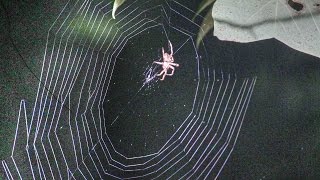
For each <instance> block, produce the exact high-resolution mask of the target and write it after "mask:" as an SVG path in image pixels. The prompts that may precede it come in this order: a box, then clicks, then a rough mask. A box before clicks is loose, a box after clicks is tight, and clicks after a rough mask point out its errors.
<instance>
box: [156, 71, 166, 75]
mask: <svg viewBox="0 0 320 180" xmlns="http://www.w3.org/2000/svg"><path fill="white" fill-rule="evenodd" d="M165 71H166V70H165V69H163V70H162V71H161V72H160V73H159V74H157V76H161V75H162V74H163V73H164V72H165Z"/></svg>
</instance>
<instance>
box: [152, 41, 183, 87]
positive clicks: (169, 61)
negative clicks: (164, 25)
mask: <svg viewBox="0 0 320 180" xmlns="http://www.w3.org/2000/svg"><path fill="white" fill-rule="evenodd" d="M169 46H170V54H168V53H166V52H164V49H163V47H162V59H163V62H158V61H154V63H156V64H160V65H162V68H163V69H162V71H161V72H160V73H159V74H157V76H162V78H161V79H160V80H161V81H163V80H164V78H165V77H166V76H172V75H173V73H174V69H175V68H174V66H175V67H179V64H177V63H174V58H173V49H172V44H171V42H170V41H169ZM169 69H171V73H170V74H168V73H167V72H168V70H169Z"/></svg>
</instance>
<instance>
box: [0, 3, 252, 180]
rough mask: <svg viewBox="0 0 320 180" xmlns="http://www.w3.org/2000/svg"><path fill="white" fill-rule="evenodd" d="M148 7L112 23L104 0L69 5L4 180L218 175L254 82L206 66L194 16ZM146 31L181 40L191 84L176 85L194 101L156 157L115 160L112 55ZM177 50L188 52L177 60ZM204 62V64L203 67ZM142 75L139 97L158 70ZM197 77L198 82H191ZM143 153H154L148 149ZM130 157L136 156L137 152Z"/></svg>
mask: <svg viewBox="0 0 320 180" xmlns="http://www.w3.org/2000/svg"><path fill="white" fill-rule="evenodd" d="M150 2H151V1H142V0H135V1H129V0H128V3H126V4H125V5H124V6H123V7H122V8H121V9H120V11H119V12H118V14H117V15H116V17H117V18H116V20H114V19H112V17H111V13H112V3H110V2H109V1H106V0H105V1H103V0H100V1H93V0H69V1H68V2H67V4H66V5H65V6H64V8H63V9H62V11H61V13H60V14H59V15H58V17H57V18H56V19H55V21H54V22H53V24H52V25H51V27H50V29H49V31H48V34H47V42H46V49H45V52H44V55H43V66H42V70H41V76H40V79H41V83H40V82H39V85H38V87H37V88H38V91H37V96H36V99H35V102H34V104H33V109H32V112H30V111H29V109H28V106H30V104H27V103H26V101H25V100H22V101H21V103H20V110H19V115H18V119H17V127H16V131H15V136H14V141H13V145H12V152H11V154H10V156H9V157H8V158H6V159H4V160H2V161H1V166H0V168H1V169H2V171H3V172H4V176H5V178H6V179H9V180H11V179H110V178H114V179H215V178H217V177H219V176H221V174H222V172H223V171H222V170H223V168H224V167H225V164H226V162H227V161H228V159H229V158H230V156H231V153H232V151H233V150H234V147H235V145H236V142H237V139H238V137H239V132H240V129H241V127H242V124H243V122H244V119H245V114H246V111H247V108H248V105H249V102H250V98H251V96H252V93H253V90H254V86H255V82H256V79H257V78H256V77H254V78H244V79H238V78H237V77H236V76H234V75H231V74H228V73H223V72H219V73H217V72H216V71H215V70H214V69H213V68H212V67H213V66H212V64H210V63H211V62H212V61H210V59H209V58H208V57H206V55H205V53H203V54H199V53H202V52H200V51H199V52H198V50H197V48H196V47H195V43H194V39H195V33H194V32H193V29H198V28H199V26H198V25H197V24H195V23H194V22H193V21H191V19H190V18H192V17H193V15H194V14H195V12H193V11H191V10H189V9H188V8H186V7H185V6H183V5H182V4H180V3H179V2H177V1H165V2H164V3H158V4H151V3H150ZM159 15H160V16H159ZM178 22H183V23H178ZM148 31H159V32H163V39H165V40H164V41H168V40H169V36H170V37H172V36H173V34H177V37H178V39H179V42H184V43H182V46H180V47H179V48H178V49H177V50H176V52H175V54H174V55H175V58H176V59H177V60H178V59H179V61H178V62H179V63H180V64H183V63H188V64H189V65H188V66H181V67H183V68H181V67H180V68H179V71H185V70H188V71H187V72H189V73H188V75H189V76H190V77H189V76H188V78H185V79H182V78H181V77H180V76H179V74H178V71H177V73H176V74H175V76H174V77H172V78H174V79H175V80H176V83H177V84H178V83H179V82H180V83H181V84H182V85H181V86H183V85H185V86H184V87H188V89H192V90H193V91H190V92H192V93H190V92H189V91H187V90H188V89H187V88H185V90H186V92H183V91H181V92H179V94H183V93H184V94H183V95H185V96H186V97H191V98H190V99H191V102H186V104H188V103H189V105H190V106H189V105H187V106H186V107H188V108H189V107H190V108H189V109H187V111H186V114H182V115H179V116H176V117H175V119H174V120H175V121H176V122H179V123H178V124H177V128H174V131H173V133H171V134H170V136H169V137H168V138H166V139H165V143H163V144H161V143H158V142H157V144H159V146H157V147H159V148H158V149H157V150H155V151H152V150H150V151H145V152H144V154H143V155H136V156H133V155H130V154H129V155H128V154H127V152H121V148H119V146H118V145H117V144H116V140H115V139H114V137H112V136H111V135H110V134H111V132H110V131H109V129H110V125H109V124H110V121H109V119H110V117H108V116H106V114H107V111H108V109H104V108H103V106H104V105H105V104H107V99H108V98H110V89H111V85H110V84H111V81H112V78H114V76H115V73H114V69H115V67H116V62H117V57H118V56H119V54H120V52H122V51H123V48H124V47H125V45H126V44H127V43H128V41H129V40H130V39H134V38H135V37H136V36H139V35H141V34H143V35H148ZM170 39H171V41H172V43H173V45H174V44H177V43H175V41H176V40H175V41H174V40H173V38H170ZM170 44H171V43H170ZM157 47H159V46H158V45H157ZM160 47H161V46H160ZM179 50H180V52H186V53H177V51H179ZM171 53H172V51H171ZM188 53H192V55H191V56H190V55H189V54H188ZM183 55H186V56H183ZM200 55H201V56H204V57H205V58H203V59H201V60H200V59H199V57H200ZM149 58H150V57H149ZM180 58H181V59H183V61H180ZM148 63H149V64H152V63H153V60H152V59H150V60H148ZM156 67H157V68H158V66H156ZM159 67H160V66H159ZM166 67H167V66H166ZM188 68H189V69H188ZM148 72H149V71H147V73H146V75H147V77H151V78H152V80H149V81H145V83H143V84H142V86H141V88H140V90H138V92H137V93H139V92H141V91H142V90H143V87H144V86H145V85H147V84H148V83H149V82H152V81H154V80H153V79H154V78H155V75H156V74H158V71H157V70H155V69H153V70H152V73H154V74H152V73H151V74H150V72H149V74H148ZM193 74H194V75H195V76H196V78H191V77H193ZM189 79H195V81H192V82H190V81H189ZM178 80H179V81H178ZM179 85H180V84H179ZM176 88H177V87H176ZM49 91H50V92H52V94H51V93H49ZM137 93H136V94H137ZM55 97H57V98H55ZM133 98H134V96H133ZM65 106H67V107H68V108H65ZM179 106H181V107H183V104H179ZM158 108H160V107H158ZM181 111H182V110H181ZM168 117H169V116H168ZM173 117H174V116H170V118H173ZM170 118H168V119H170ZM121 130H122V129H121ZM149 137H151V134H149V135H148V138H149ZM152 138H153V137H152ZM154 138H156V137H154ZM149 139H151V138H149ZM156 140H157V141H159V142H160V141H161V139H160V138H158V139H156ZM136 143H138V142H136ZM148 143H149V142H148ZM150 144H151V143H150ZM125 145H127V146H129V144H125ZM123 147H126V146H123ZM144 147H145V148H146V149H147V148H150V149H151V148H152V147H151V146H147V143H146V142H145V144H144ZM132 149H133V150H135V149H136V150H137V151H139V150H138V149H139V146H137V147H136V148H132Z"/></svg>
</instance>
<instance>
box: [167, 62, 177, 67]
mask: <svg viewBox="0 0 320 180" xmlns="http://www.w3.org/2000/svg"><path fill="white" fill-rule="evenodd" d="M169 65H171V66H176V67H179V64H177V63H172V62H171V63H169Z"/></svg>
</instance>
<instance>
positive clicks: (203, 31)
mask: <svg viewBox="0 0 320 180" xmlns="http://www.w3.org/2000/svg"><path fill="white" fill-rule="evenodd" d="M213 26H214V23H213V17H212V8H211V9H210V11H208V13H207V15H206V16H205V17H204V19H203V21H202V24H201V27H200V30H199V32H198V36H197V42H196V43H197V47H199V44H200V42H201V41H202V39H203V38H204V37H205V36H206V35H207V34H208V32H209V31H210V30H212V29H213Z"/></svg>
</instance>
